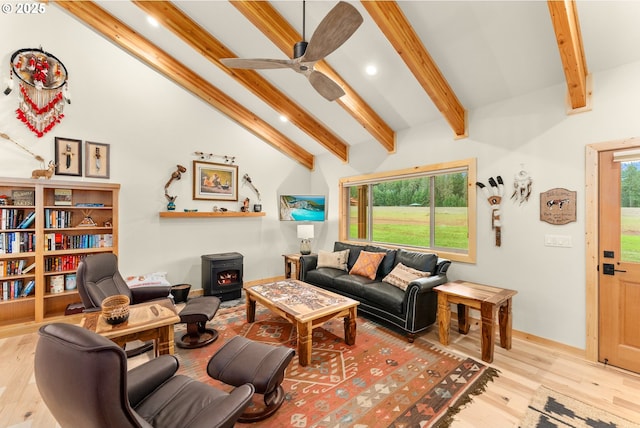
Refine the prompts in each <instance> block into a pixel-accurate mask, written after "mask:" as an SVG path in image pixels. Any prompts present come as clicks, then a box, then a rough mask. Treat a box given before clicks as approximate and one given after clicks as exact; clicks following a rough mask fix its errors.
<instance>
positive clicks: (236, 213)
mask: <svg viewBox="0 0 640 428" xmlns="http://www.w3.org/2000/svg"><path fill="white" fill-rule="evenodd" d="M265 215H266V213H263V212H259V213H255V212H246V213H244V212H241V211H225V212H213V211H209V212H207V211H202V212H200V211H196V212H181V211H162V212H160V217H168V218H195V217H264V216H265Z"/></svg>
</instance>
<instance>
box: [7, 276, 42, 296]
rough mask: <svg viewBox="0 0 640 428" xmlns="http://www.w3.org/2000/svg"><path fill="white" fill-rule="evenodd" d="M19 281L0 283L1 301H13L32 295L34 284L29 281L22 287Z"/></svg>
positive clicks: (21, 282) (32, 281)
mask: <svg viewBox="0 0 640 428" xmlns="http://www.w3.org/2000/svg"><path fill="white" fill-rule="evenodd" d="M22 285H23V281H22V280H21V279H16V280H13V281H2V300H13V299H17V298H19V297H27V296H29V295H30V294H31V293H33V289H34V288H35V285H36V282H35V281H34V280H31V281H29V282H27V285H25V286H24V287H23V286H22Z"/></svg>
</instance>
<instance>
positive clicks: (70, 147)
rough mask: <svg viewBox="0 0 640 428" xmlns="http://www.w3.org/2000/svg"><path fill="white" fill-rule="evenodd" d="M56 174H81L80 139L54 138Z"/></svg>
mask: <svg viewBox="0 0 640 428" xmlns="http://www.w3.org/2000/svg"><path fill="white" fill-rule="evenodd" d="M55 152H56V156H55V158H56V171H55V172H56V175H74V176H82V141H81V140H72V139H70V138H61V137H56V138H55Z"/></svg>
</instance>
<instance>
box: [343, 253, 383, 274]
mask: <svg viewBox="0 0 640 428" xmlns="http://www.w3.org/2000/svg"><path fill="white" fill-rule="evenodd" d="M384 256H385V253H370V252H368V251H360V255H359V256H358V260H356V263H355V264H354V265H353V267H352V268H351V270H350V271H349V273H350V274H352V275H360V276H364V277H365V278H369V279H376V272H377V271H378V266H380V262H382V259H383V258H384Z"/></svg>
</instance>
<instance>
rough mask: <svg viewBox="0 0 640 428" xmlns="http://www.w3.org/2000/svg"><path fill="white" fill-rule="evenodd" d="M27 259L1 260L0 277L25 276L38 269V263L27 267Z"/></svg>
mask: <svg viewBox="0 0 640 428" xmlns="http://www.w3.org/2000/svg"><path fill="white" fill-rule="evenodd" d="M27 263H28V262H27V260H26V259H20V260H0V277H4V276H14V275H24V274H27V273H29V272H31V271H32V270H33V268H35V267H36V263H35V262H33V263H31V264H30V265H27Z"/></svg>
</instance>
